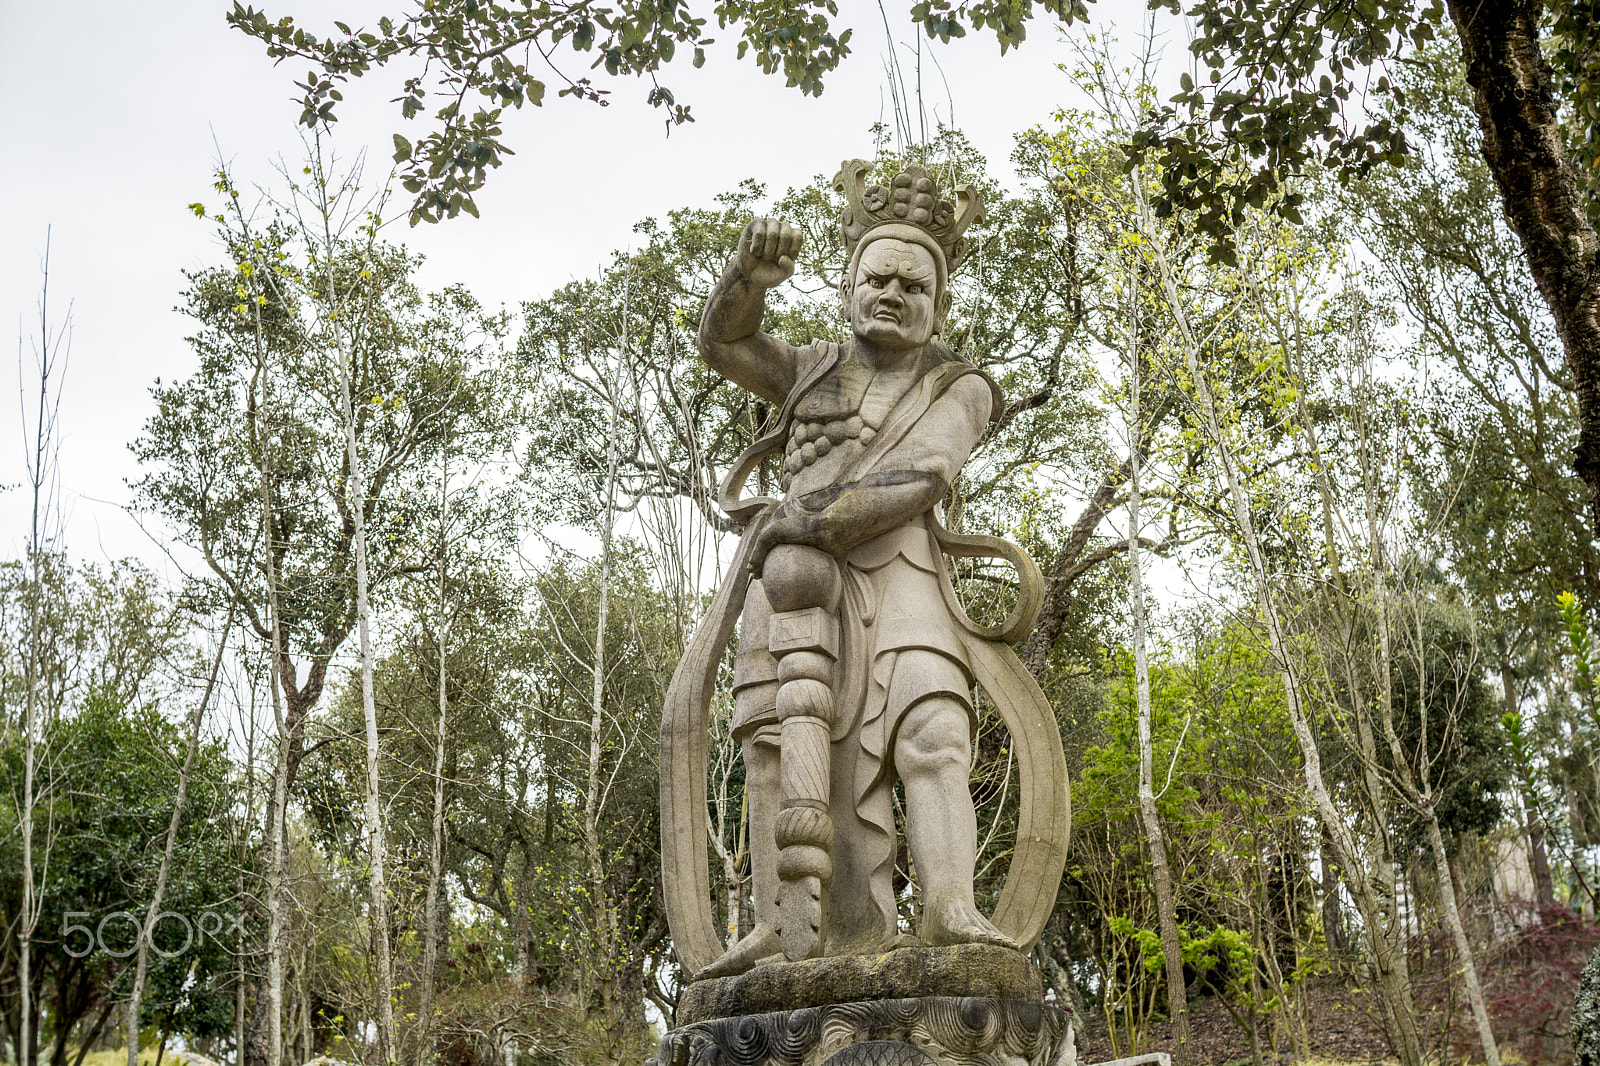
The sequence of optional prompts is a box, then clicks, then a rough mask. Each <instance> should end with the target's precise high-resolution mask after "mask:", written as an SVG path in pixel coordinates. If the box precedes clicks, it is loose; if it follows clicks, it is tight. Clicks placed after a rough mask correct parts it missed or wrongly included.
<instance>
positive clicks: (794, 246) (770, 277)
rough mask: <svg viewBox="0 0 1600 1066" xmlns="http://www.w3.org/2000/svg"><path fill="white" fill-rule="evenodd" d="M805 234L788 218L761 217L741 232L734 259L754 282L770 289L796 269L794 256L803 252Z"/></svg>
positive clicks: (786, 278)
mask: <svg viewBox="0 0 1600 1066" xmlns="http://www.w3.org/2000/svg"><path fill="white" fill-rule="evenodd" d="M804 239H805V235H804V234H802V233H801V232H800V230H799V229H798V228H797V227H795V226H791V225H789V223H787V222H779V221H778V220H777V219H775V218H758V219H756V220H754V221H753V222H751V223H750V224H749V225H748V226H746V227H745V228H744V233H742V234H741V235H740V236H739V252H738V254H737V255H736V256H734V263H735V265H736V267H737V269H738V271H739V273H741V274H743V275H744V276H745V277H747V278H749V279H750V282H751V284H753V285H759V286H760V287H761V288H763V289H770V288H772V287H773V286H775V285H781V284H783V283H784V282H785V281H788V280H789V276H790V275H791V274H793V273H794V257H795V256H797V255H799V254H800V245H801V243H802V242H803V241H804Z"/></svg>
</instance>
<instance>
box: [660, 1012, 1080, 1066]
mask: <svg viewBox="0 0 1600 1066" xmlns="http://www.w3.org/2000/svg"><path fill="white" fill-rule="evenodd" d="M868 1045H871V1046H868ZM1071 1045H1072V1028H1071V1019H1070V1018H1069V1016H1068V1015H1067V1014H1066V1013H1065V1012H1063V1011H1060V1010H1057V1009H1056V1008H1054V1007H1047V1006H1043V1005H1041V1004H1038V1003H1032V1002H1028V1001H1026V1000H1014V999H985V998H979V997H963V998H956V997H948V996H927V997H922V998H918V999H880V1000H869V1001H863V1002H857V1003H834V1004H830V1005H828V1006H823V1007H805V1008H802V1009H800V1010H792V1011H778V1012H775V1013H772V1014H750V1015H745V1016H743V1017H737V1018H718V1019H715V1020H713V1021H706V1022H697V1023H695V1024H693V1025H686V1026H684V1027H682V1028H680V1029H674V1030H672V1031H671V1032H669V1033H667V1035H666V1036H664V1037H662V1039H661V1046H660V1049H659V1052H658V1057H657V1058H656V1059H654V1060H652V1063H653V1064H654V1066H922V1064H924V1063H935V1064H939V1066H1022V1064H1024V1063H1026V1064H1027V1066H1064V1064H1069V1063H1072V1062H1073V1061H1074V1059H1075V1056H1074V1054H1073V1048H1072V1046H1071Z"/></svg>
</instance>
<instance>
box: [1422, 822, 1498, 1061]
mask: <svg viewBox="0 0 1600 1066" xmlns="http://www.w3.org/2000/svg"><path fill="white" fill-rule="evenodd" d="M1425 820H1426V821H1427V823H1428V846H1429V847H1430V848H1432V849H1433V861H1434V866H1435V868H1436V869H1437V870H1438V875H1439V896H1440V901H1439V902H1440V905H1441V907H1443V909H1444V917H1445V922H1446V923H1447V924H1448V925H1449V926H1450V936H1451V938H1452V939H1453V940H1454V941H1455V944H1456V958H1457V960H1458V962H1459V963H1460V965H1461V980H1462V983H1463V984H1465V985H1466V988H1467V1003H1468V1004H1470V1005H1471V1007H1472V1021H1473V1023H1474V1024H1475V1025H1476V1026H1477V1028H1478V1045H1479V1046H1480V1047H1481V1048H1482V1049H1483V1061H1484V1066H1500V1048H1499V1047H1498V1046H1497V1045H1496V1044H1495V1039H1494V1030H1493V1028H1491V1027H1490V1025H1489V1007H1488V1004H1487V1003H1486V1002H1485V1001H1484V998H1483V986H1482V985H1481V984H1479V983H1478V966H1477V963H1476V962H1475V961H1474V960H1473V957H1472V944H1471V942H1470V941H1468V940H1467V930H1466V927H1465V926H1463V925H1462V924H1461V908H1460V907H1459V906H1457V904H1456V889H1455V878H1454V876H1452V874H1451V871H1450V860H1449V859H1448V858H1447V857H1446V856H1445V851H1444V836H1443V834H1441V833H1440V832H1439V815H1438V812H1437V811H1436V810H1435V809H1434V808H1431V807H1430V808H1429V809H1428V813H1427V816H1426V819H1425Z"/></svg>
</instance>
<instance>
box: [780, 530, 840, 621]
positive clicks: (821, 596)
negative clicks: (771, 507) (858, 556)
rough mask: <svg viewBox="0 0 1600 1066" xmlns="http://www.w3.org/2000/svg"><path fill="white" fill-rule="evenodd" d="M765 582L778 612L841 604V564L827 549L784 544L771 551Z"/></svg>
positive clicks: (825, 607)
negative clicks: (819, 549)
mask: <svg viewBox="0 0 1600 1066" xmlns="http://www.w3.org/2000/svg"><path fill="white" fill-rule="evenodd" d="M761 585H762V587H763V588H764V589H765V590H766V593H767V602H768V603H770V604H771V605H772V609H773V610H774V611H803V610H805V609H806V608H808V607H821V608H824V609H825V610H830V611H831V610H833V608H834V607H835V606H837V605H838V603H839V590H840V587H841V582H840V579H839V564H838V563H837V562H836V561H835V560H834V558H833V556H831V555H829V554H828V553H827V552H823V551H818V550H817V549H816V548H808V547H805V546H804V545H800V544H780V545H778V546H777V547H776V548H773V549H772V550H771V551H770V552H768V553H767V558H766V562H764V563H763V564H762V567H761Z"/></svg>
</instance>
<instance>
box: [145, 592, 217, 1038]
mask: <svg viewBox="0 0 1600 1066" xmlns="http://www.w3.org/2000/svg"><path fill="white" fill-rule="evenodd" d="M232 630H233V603H232V602H230V603H229V605H228V620H227V622H226V623H224V625H223V627H222V636H221V637H220V638H219V639H218V640H217V654H216V655H215V656H213V657H212V660H211V673H210V675H209V676H208V677H207V678H206V687H205V691H204V692H203V693H202V694H201V696H200V702H199V704H198V705H196V707H195V709H194V714H192V715H191V716H190V717H189V736H188V740H187V747H186V748H185V750H184V755H183V766H182V767H181V768H180V769H179V770H178V792H177V795H176V796H175V797H174V799H173V801H172V817H171V818H169V819H168V820H167V839H166V841H165V843H164V844H163V845H162V848H161V864H160V865H159V866H157V867H156V884H155V888H153V889H152V890H151V892H150V903H149V905H148V906H147V907H146V908H145V914H144V923H143V925H142V926H141V927H140V933H139V940H138V943H137V945H136V947H137V951H138V959H137V960H136V962H135V964H134V970H133V988H132V990H131V991H130V992H129V993H128V1003H127V1008H126V1011H125V1014H126V1016H127V1017H126V1022H127V1026H128V1029H127V1033H128V1066H139V1003H140V1000H141V999H143V998H144V982H145V977H146V974H147V973H148V970H149V963H150V947H151V938H152V937H153V936H155V928H156V918H157V917H158V916H159V915H160V914H161V901H162V900H163V899H164V898H165V897H166V894H167V874H168V871H170V870H171V869H172V852H173V850H174V849H175V848H176V846H177V843H178V825H179V823H180V822H182V820H183V806H184V803H185V801H186V800H187V799H188V793H189V776H190V774H192V773H193V772H194V760H195V755H196V754H197V753H198V751H199V749H200V724H201V722H202V721H204V719H205V714H206V708H207V707H209V706H210V705H211V694H212V692H214V691H215V690H216V687H217V673H218V672H219V671H220V670H221V669H222V655H223V652H224V651H225V650H226V648H227V646H228V634H229V633H230V632H231V631H232Z"/></svg>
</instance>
